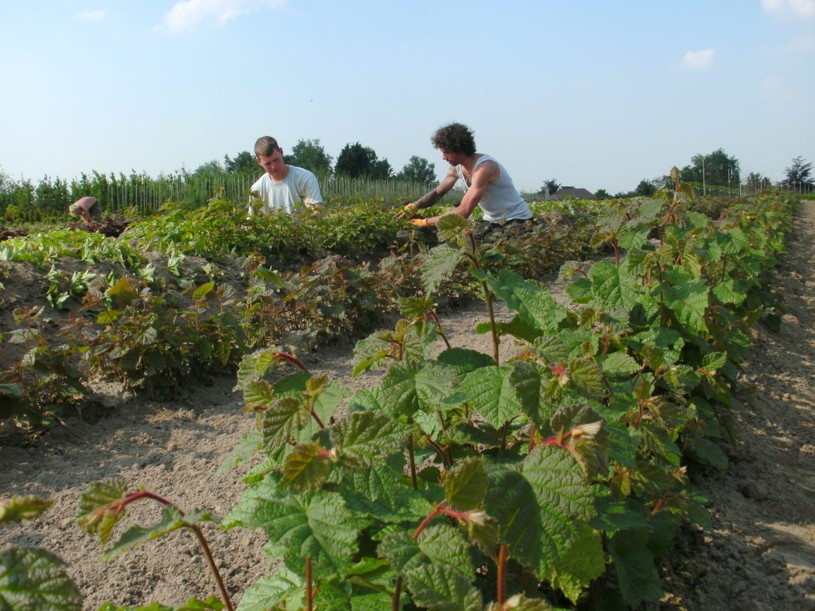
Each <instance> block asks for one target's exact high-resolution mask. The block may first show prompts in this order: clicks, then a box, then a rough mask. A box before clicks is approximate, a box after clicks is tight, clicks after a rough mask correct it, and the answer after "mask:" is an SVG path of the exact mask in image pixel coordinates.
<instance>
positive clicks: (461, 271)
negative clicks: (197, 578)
mask: <svg viewBox="0 0 815 611" xmlns="http://www.w3.org/2000/svg"><path fill="white" fill-rule="evenodd" d="M718 212H719V214H717V215H716V217H715V218H711V217H710V216H707V215H704V214H701V213H700V212H698V211H697V210H695V209H694V206H693V203H692V202H690V201H689V198H688V197H687V191H685V190H684V189H683V188H681V187H680V186H679V185H677V188H676V190H675V192H674V193H673V194H672V196H671V197H669V198H664V199H658V200H649V201H642V202H636V203H633V204H632V203H624V202H618V203H612V204H610V205H608V207H607V209H606V210H605V211H604V212H603V213H602V214H601V215H600V217H599V218H598V222H597V224H596V229H597V230H596V232H595V233H594V239H593V240H591V243H592V244H593V246H595V247H597V248H601V247H606V248H608V251H607V252H608V253H609V254H610V256H609V257H606V258H603V259H601V260H598V261H595V262H585V261H582V262H581V261H574V262H570V263H567V264H565V265H564V266H562V268H561V275H562V276H563V277H564V278H566V279H568V280H570V284H569V286H568V293H569V295H570V297H571V303H568V304H563V303H558V302H556V301H555V300H554V299H553V297H552V296H551V294H550V293H549V292H548V291H547V290H546V289H545V287H544V286H543V285H542V284H540V283H539V282H536V281H535V280H534V279H529V278H524V277H522V276H521V275H519V274H518V273H516V272H514V271H513V270H511V269H508V268H507V267H506V266H502V265H496V262H497V261H498V259H499V258H500V257H499V256H498V254H497V252H496V251H497V250H499V249H498V248H496V247H493V246H489V245H487V246H479V245H477V244H476V243H475V242H474V240H473V236H472V233H471V231H470V227H469V225H468V224H467V223H466V222H464V221H463V220H462V219H460V218H457V217H445V218H444V219H443V221H442V223H440V225H439V237H440V239H441V243H440V244H438V245H436V246H434V247H432V248H430V249H428V250H427V251H426V252H424V251H423V254H422V255H421V256H419V257H412V259H411V260H416V261H418V262H419V266H420V268H419V271H420V274H418V275H419V276H420V277H421V280H422V283H421V289H420V290H418V291H416V293H415V294H412V295H410V296H407V297H404V296H396V295H394V299H396V301H398V303H399V310H400V313H401V319H400V320H399V321H398V322H397V323H396V324H395V325H394V326H393V329H392V330H381V331H377V332H375V333H374V334H373V335H371V336H369V337H368V338H366V339H364V340H361V341H360V342H358V344H357V347H356V349H355V360H356V369H355V372H354V375H355V376H356V375H364V374H365V372H367V371H369V370H371V369H374V368H384V370H385V373H384V377H383V378H382V381H381V383H380V384H379V385H377V386H375V387H373V388H369V389H365V390H362V391H358V392H357V393H355V394H351V393H350V391H349V390H348V386H347V385H346V384H345V383H343V382H342V381H339V380H328V379H325V378H324V377H320V376H312V375H311V374H310V373H309V372H308V371H307V369H306V367H305V366H304V365H303V364H302V362H301V361H300V360H299V359H298V358H297V356H296V354H293V353H291V352H290V351H287V350H285V349H284V348H283V347H282V346H270V345H266V346H264V347H261V348H258V349H256V350H254V351H253V352H251V353H245V354H244V355H243V357H242V359H241V361H240V366H239V369H238V374H237V375H238V385H239V387H240V388H241V389H242V391H243V394H244V402H245V407H246V408H247V410H248V411H250V412H251V413H253V414H254V416H253V417H254V418H255V420H256V427H255V431H254V433H253V434H252V435H249V436H247V437H246V438H244V440H243V442H242V445H241V447H239V448H237V449H236V451H235V453H234V455H233V457H232V459H231V460H230V461H229V462H228V463H227V465H225V468H228V467H229V466H230V465H232V464H235V463H239V462H241V461H243V460H246V459H248V458H249V457H250V456H252V455H253V454H254V453H256V452H259V453H260V454H261V460H260V461H259V462H257V463H256V465H255V466H254V467H253V468H252V469H251V470H250V471H249V473H248V475H246V476H245V478H244V480H245V481H246V483H247V484H248V488H247V491H246V493H245V494H244V495H243V497H242V498H241V499H240V500H239V501H238V502H237V504H236V506H235V507H234V508H233V509H232V510H231V511H230V512H229V514H228V515H227V516H226V517H225V518H223V519H221V520H220V521H219V520H217V518H215V517H214V516H212V515H210V514H208V513H207V512H203V511H199V510H193V511H190V512H188V513H186V514H185V513H183V512H181V511H180V510H179V509H178V508H176V507H174V506H173V505H172V503H170V502H169V501H167V500H166V499H162V498H160V497H156V495H153V494H152V493H150V492H149V491H143V490H140V491H132V490H130V489H129V488H128V486H127V485H126V484H125V483H124V482H120V481H114V482H103V483H100V484H97V485H95V486H94V487H93V489H92V490H91V491H89V492H88V493H87V494H86V495H84V496H83V499H82V501H81V503H80V513H79V515H78V516H77V517H78V520H79V521H80V523H81V524H82V525H83V526H84V527H85V528H87V529H88V530H89V531H90V532H93V533H96V534H98V535H99V536H100V537H101V539H102V541H103V542H106V543H109V542H110V539H111V535H112V532H113V529H114V527H115V524H116V523H117V522H118V521H119V520H120V519H121V518H122V517H123V516H124V514H125V510H126V508H127V507H128V506H129V505H130V504H131V503H134V502H137V501H141V500H145V499H149V500H154V501H157V502H160V503H162V504H164V505H165V507H166V508H165V511H164V513H163V515H162V519H161V521H160V522H159V523H157V524H154V525H152V526H149V527H141V526H134V527H131V528H130V529H129V530H127V531H126V532H125V533H124V534H123V535H122V536H121V538H120V539H119V540H118V541H117V542H115V543H113V544H111V545H110V546H109V548H108V550H107V551H106V556H107V557H111V556H114V555H117V554H119V553H124V552H126V551H127V550H128V549H131V548H132V547H133V546H135V545H138V544H140V543H143V542H146V541H149V540H152V539H155V538H157V537H160V536H162V535H163V534H165V533H167V532H171V531H174V530H176V529H178V528H187V529H190V530H192V531H193V532H194V533H195V534H196V536H197V537H198V538H199V540H202V541H203V542H202V546H203V547H204V555H205V556H206V557H208V558H209V557H211V553H210V551H209V550H208V549H207V548H206V543H205V538H204V537H203V530H202V527H203V525H204V524H205V523H207V522H212V521H215V522H218V523H219V524H220V527H221V528H227V529H228V528H250V529H257V528H260V529H262V530H263V531H265V533H266V535H267V537H268V543H267V545H266V547H265V549H266V550H267V551H268V553H269V554H271V555H273V556H274V557H276V558H280V559H282V560H283V567H282V568H280V569H279V570H277V571H276V572H275V573H274V574H273V575H270V576H268V577H266V578H262V579H261V580H260V581H258V582H257V583H256V584H255V585H254V586H252V587H250V588H249V589H248V590H247V591H246V592H245V593H244V594H243V596H242V598H241V601H240V605H239V607H238V608H239V609H270V608H274V609H278V608H279V609H283V608H286V609H309V610H311V609H317V608H338V609H339V608H343V609H351V608H353V609H384V608H391V609H410V608H429V609H474V610H475V609H477V610H481V609H509V608H515V609H548V608H587V609H588V608H592V609H613V608H636V607H638V606H640V605H642V604H645V603H649V602H654V601H656V600H658V599H659V597H660V596H661V594H662V591H661V587H660V582H659V574H658V571H657V568H656V564H655V562H656V559H657V558H658V557H659V556H661V555H663V554H664V553H666V551H667V550H668V549H669V546H670V544H671V541H672V540H673V539H674V537H675V534H676V533H677V531H678V530H679V528H680V527H681V526H682V525H683V524H685V523H687V522H695V523H701V524H704V523H705V515H704V510H703V507H702V503H703V502H704V499H703V497H702V496H701V495H700V494H699V493H698V492H697V491H696V490H694V489H693V487H692V486H691V484H690V482H689V479H688V473H687V470H688V468H689V466H690V467H692V466H693V465H695V464H704V465H712V466H715V467H719V468H723V467H725V466H726V463H727V461H726V457H725V455H724V453H723V452H722V451H721V450H720V447H719V444H720V442H721V441H722V439H723V438H725V437H727V435H728V430H729V422H730V413H729V409H730V400H731V397H732V393H733V391H734V389H735V387H736V384H737V382H738V371H739V366H740V363H741V362H742V360H743V359H744V358H745V356H746V355H747V353H748V351H749V346H750V337H751V329H752V327H753V325H755V324H756V323H757V322H759V321H764V322H766V323H767V324H770V325H775V324H777V322H778V317H777V302H776V299H775V297H774V295H773V294H772V293H771V291H770V289H769V287H770V279H771V275H772V271H773V268H774V266H775V265H776V264H777V263H778V257H779V256H780V255H781V253H783V247H784V236H785V234H786V233H787V232H788V231H789V229H790V227H791V221H792V212H793V205H792V203H791V202H790V201H785V200H783V199H778V198H769V197H768V198H759V199H757V200H750V201H748V202H738V203H735V204H733V205H730V206H727V207H724V208H721V207H720V208H719V209H718ZM572 239H574V236H572ZM587 243H588V242H587ZM539 252H540V251H539ZM502 262H504V263H506V259H504V260H503V261H502ZM385 267H387V266H385ZM414 269H415V268H414ZM267 279H268V280H269V281H271V282H273V283H276V282H277V279H276V278H274V277H267ZM452 285H455V286H457V287H467V288H468V290H469V291H470V293H472V290H473V289H477V290H479V291H480V294H481V297H482V298H483V302H484V306H485V321H484V323H483V324H482V325H481V326H480V327H479V329H480V330H481V331H482V332H484V333H489V334H490V336H491V337H492V339H493V342H492V344H493V349H492V351H491V353H489V354H485V353H480V352H477V351H474V350H470V349H455V348H449V345H448V347H447V349H444V350H442V352H441V353H440V354H439V355H438V356H437V357H435V358H433V357H431V355H432V354H434V351H433V350H432V348H433V346H434V344H435V343H437V342H445V341H446V338H445V335H444V327H443V321H442V319H441V317H440V316H439V314H438V308H437V304H438V302H439V301H440V300H441V299H443V296H444V294H445V291H446V290H449V287H450V286H452ZM196 290H197V291H203V290H205V289H202V288H201V287H199V288H198V289H196ZM211 290H212V289H210V291H211ZM309 292H310V291H309ZM496 300H501V301H503V302H504V303H505V304H506V305H507V307H508V308H510V310H512V311H513V312H514V313H515V317H514V319H513V320H512V321H511V322H509V323H505V324H501V323H498V322H497V321H496V320H495V319H494V317H493V315H492V312H493V305H494V303H495V301H496ZM503 335H509V336H512V337H514V338H515V339H516V340H517V341H519V342H522V344H523V346H524V349H523V350H522V352H521V353H520V355H519V356H517V357H513V358H505V357H504V355H502V354H501V353H500V349H499V346H500V342H499V340H500V338H501V336H503ZM259 345H260V344H259ZM291 367H293V368H294V371H293V372H291V370H290V369H289V368H291ZM39 502H40V501H38V500H36V499H33V500H32V499H16V500H14V501H13V502H11V503H9V504H8V505H7V506H9V507H16V508H17V509H15V510H14V512H12V513H15V515H18V516H21V515H23V514H24V513H25V512H24V511H23V509H20V507H23V508H25V509H26V510H29V511H30V513H32V514H34V513H36V511H37V503H39ZM0 518H2V515H0ZM14 562H15V564H14V567H15V568H16V569H19V574H21V575H34V574H35V571H34V568H37V567H41V566H42V564H43V561H42V559H41V558H40V557H37V558H36V562H37V563H39V564H32V563H34V560H33V559H32V560H28V559H25V558H20V557H15V558H14ZM211 566H213V567H214V563H211ZM215 573H216V582H217V583H219V584H220V587H219V591H220V597H221V598H220V600H217V599H215V598H211V599H209V600H207V601H190V603H189V605H188V606H187V607H186V608H228V609H231V608H233V604H232V601H230V600H229V597H228V595H227V594H226V589H225V588H224V587H223V581H222V579H221V578H220V576H218V575H217V569H215ZM36 574H37V575H42V574H43V573H41V572H40V573H36ZM32 584H34V585H32ZM28 585H29V589H28V590H26V591H27V592H28V595H29V596H32V597H34V596H35V594H33V593H32V592H33V591H34V586H36V585H38V584H36V583H35V582H34V580H33V579H32V581H30V582H29V584H28ZM63 585H64V584H63ZM65 587H68V586H65ZM0 591H2V587H0ZM37 591H40V590H37ZM59 596H64V597H65V598H64V600H66V601H70V600H72V599H71V597H72V596H73V594H72V593H71V592H69V591H68V590H65V593H64V594H59ZM32 600H35V599H34V598H32Z"/></svg>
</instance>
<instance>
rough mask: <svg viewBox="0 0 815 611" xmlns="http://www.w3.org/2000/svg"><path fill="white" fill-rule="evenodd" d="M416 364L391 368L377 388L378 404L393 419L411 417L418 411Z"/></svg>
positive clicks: (398, 364)
mask: <svg viewBox="0 0 815 611" xmlns="http://www.w3.org/2000/svg"><path fill="white" fill-rule="evenodd" d="M419 371H420V365H419V364H418V363H396V364H394V365H392V366H391V368H390V369H389V370H388V373H387V374H385V377H384V378H382V382H381V384H380V385H379V387H378V389H377V390H378V392H377V396H378V400H379V404H380V405H381V406H382V407H383V408H384V409H385V410H387V413H388V414H389V415H390V416H392V417H393V418H399V417H410V416H413V415H414V414H415V413H416V411H418V409H419V395H418V393H417V391H416V375H417V374H418V373H419Z"/></svg>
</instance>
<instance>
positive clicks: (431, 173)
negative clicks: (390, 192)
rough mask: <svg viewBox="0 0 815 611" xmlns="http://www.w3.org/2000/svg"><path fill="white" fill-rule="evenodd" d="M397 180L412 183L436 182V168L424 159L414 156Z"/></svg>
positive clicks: (397, 176)
mask: <svg viewBox="0 0 815 611" xmlns="http://www.w3.org/2000/svg"><path fill="white" fill-rule="evenodd" d="M395 178H396V179H397V180H407V181H410V182H425V183H427V182H435V181H436V166H435V165H434V164H432V163H430V162H429V161H428V160H427V159H425V158H424V157H419V156H417V155H413V156H412V157H411V158H410V161H408V162H407V164H405V167H403V168H402V170H401V171H400V172H399V173H398V174H397V175H396V177H395Z"/></svg>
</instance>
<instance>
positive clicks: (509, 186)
mask: <svg viewBox="0 0 815 611" xmlns="http://www.w3.org/2000/svg"><path fill="white" fill-rule="evenodd" d="M486 161H492V162H494V163H495V164H496V165H497V166H498V170H499V171H500V173H499V175H498V178H497V179H496V180H494V181H493V182H491V183H490V184H488V185H487V188H486V189H485V190H484V195H483V197H482V198H481V201H480V202H478V207H479V208H481V211H482V212H483V213H484V215H483V217H484V220H485V221H489V222H491V223H495V222H499V221H512V220H526V219H531V218H532V212H531V211H530V210H529V206H528V205H527V203H526V202H525V201H524V198H523V197H521V194H520V193H519V192H518V190H517V189H516V188H515V185H514V184H513V183H512V178H510V176H509V172H507V171H506V169H505V168H504V166H502V165H501V164H500V163H498V162H497V161H496V160H495V158H494V157H490V156H489V155H483V154H482V155H481V157H479V159H478V161H476V162H475V165H474V166H473V173H475V170H476V168H477V167H478V166H480V165H481V164H482V163H484V162H486ZM456 172H457V173H458V179H459V181H461V182H462V183H464V185H465V187H466V188H465V191H466V190H467V188H469V186H470V185H469V184H467V180H466V179H465V178H464V173H463V172H462V171H461V166H460V165H457V166H456Z"/></svg>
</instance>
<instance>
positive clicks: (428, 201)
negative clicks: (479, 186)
mask: <svg viewBox="0 0 815 611" xmlns="http://www.w3.org/2000/svg"><path fill="white" fill-rule="evenodd" d="M457 181H458V174H456V170H455V169H454V168H450V171H449V172H447V176H445V177H444V180H442V181H441V182H440V183H439V185H438V186H437V187H436V188H435V189H433V190H432V191H430V192H428V193H425V194H424V195H422V196H421V197H420V198H419V199H417V200H416V201H415V202H413V205H414V206H415V207H416V208H429V207H430V206H432V205H434V204H436V203H438V202H439V200H440V199H441V198H442V197H444V196H445V194H446V193H447V192H448V191H449V190H450V189H452V188H453V186H455V184H456V182H457Z"/></svg>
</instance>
